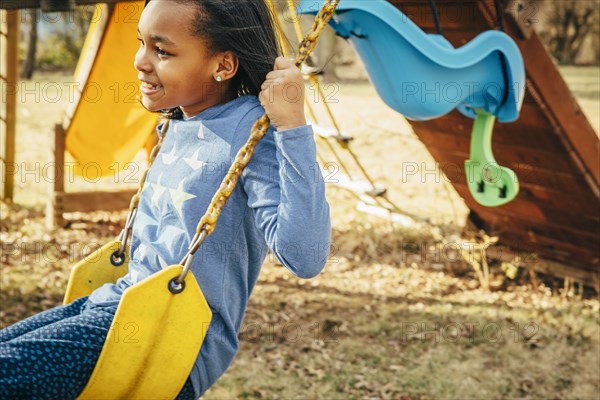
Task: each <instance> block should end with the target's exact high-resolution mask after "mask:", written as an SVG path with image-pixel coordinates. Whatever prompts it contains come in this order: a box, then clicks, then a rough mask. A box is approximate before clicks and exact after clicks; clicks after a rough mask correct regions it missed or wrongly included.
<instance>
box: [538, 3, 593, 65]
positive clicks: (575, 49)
mask: <svg viewBox="0 0 600 400" xmlns="http://www.w3.org/2000/svg"><path fill="white" fill-rule="evenodd" d="M542 15H543V20H542V25H541V26H540V35H541V36H542V39H543V40H544V41H545V42H546V44H547V46H548V48H549V50H550V52H551V53H552V55H553V56H554V57H555V58H556V60H557V61H558V62H559V63H561V64H574V63H575V60H576V58H577V56H578V54H579V52H580V51H581V48H582V45H583V43H584V41H585V40H586V38H587V37H588V36H589V35H591V34H596V35H597V34H599V33H600V32H599V31H598V24H599V22H600V0H550V1H546V2H544V3H543V4H542ZM595 51H598V49H595Z"/></svg>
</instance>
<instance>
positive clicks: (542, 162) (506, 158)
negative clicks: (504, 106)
mask: <svg viewBox="0 0 600 400" xmlns="http://www.w3.org/2000/svg"><path fill="white" fill-rule="evenodd" d="M470 136H471V135H470V134H469V135H468V136H467V135H452V134H446V133H443V132H432V131H430V130H428V129H420V130H419V138H420V139H421V140H422V141H423V142H424V143H436V144H437V146H438V147H442V148H448V149H452V150H453V151H454V152H456V153H460V154H467V155H468V154H469V152H470V146H471V137H470ZM494 136H497V135H496V134H494ZM533 143H535V142H533ZM492 149H493V151H494V155H495V157H496V159H497V160H498V161H502V162H505V163H514V164H523V165H527V166H529V167H531V168H536V169H537V168H541V169H545V170H548V171H550V172H558V171H559V172H564V173H567V174H571V175H578V173H579V171H577V168H575V166H574V165H573V163H572V162H571V160H570V159H568V158H567V157H561V156H559V155H557V154H556V152H553V151H552V152H549V151H546V150H545V149H543V148H540V147H538V146H532V143H529V144H528V145H527V146H523V145H515V144H513V143H505V142H504V141H501V140H495V138H493V145H492Z"/></svg>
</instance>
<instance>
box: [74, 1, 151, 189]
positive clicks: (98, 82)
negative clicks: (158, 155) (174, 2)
mask: <svg viewBox="0 0 600 400" xmlns="http://www.w3.org/2000/svg"><path fill="white" fill-rule="evenodd" d="M143 9H144V2H143V1H138V2H131V3H128V2H124V3H117V4H116V5H115V8H114V10H113V12H112V15H111V16H110V19H109V22H108V25H107V26H106V28H105V30H104V33H103V36H102V41H101V42H100V47H99V48H98V50H97V53H96V54H95V59H94V62H93V66H92V68H91V71H90V73H89V77H88V78H87V81H86V82H79V83H78V85H79V86H78V87H77V88H76V89H78V90H82V96H81V99H80V101H79V103H78V105H77V107H76V109H75V111H74V115H73V119H72V121H71V123H70V125H69V126H68V127H66V147H67V150H68V151H69V153H70V154H71V155H72V156H73V157H74V158H75V162H76V164H75V165H74V171H75V173H76V174H77V175H82V176H84V177H86V178H87V179H89V180H92V181H94V180H95V179H97V178H99V177H100V176H110V175H113V174H114V173H116V172H117V171H119V170H122V169H124V168H125V167H127V164H128V163H129V162H131V161H132V160H133V159H134V158H135V156H136V154H137V153H138V152H139V151H140V150H141V149H143V148H144V145H145V143H146V141H147V139H148V136H149V135H152V134H154V128H155V126H156V123H157V120H158V116H157V114H153V113H150V112H148V111H147V110H145V109H144V108H143V107H142V106H141V104H139V102H138V96H139V85H140V82H139V80H138V79H137V71H136V69H135V68H134V66H133V60H134V58H135V54H136V52H137V50H138V48H139V42H138V41H137V40H136V38H137V26H138V22H139V19H140V16H141V13H142V10H143ZM105 12H106V11H105ZM93 29H99V30H100V29H104V27H102V26H96V25H92V29H90V31H89V32H88V37H89V36H90V35H93V34H94V32H93ZM90 42H91V41H90V40H86V46H84V49H83V51H82V56H81V57H82V58H83V57H89V54H87V53H89V52H93V51H94V49H92V48H90V47H92V46H91V45H90ZM92 56H93V54H92ZM79 69H80V68H78V72H79ZM132 172H133V171H132Z"/></svg>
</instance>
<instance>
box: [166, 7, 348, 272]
mask: <svg viewBox="0 0 600 400" xmlns="http://www.w3.org/2000/svg"><path fill="white" fill-rule="evenodd" d="M339 2H340V0H326V1H325V3H324V4H323V6H322V7H321V9H320V10H319V13H318V14H317V16H316V17H315V22H314V23H313V26H312V28H311V30H310V32H309V33H308V34H307V35H306V36H305V38H304V39H303V40H302V42H300V45H299V48H298V54H297V55H296V60H295V64H296V66H297V67H300V66H301V65H302V63H303V62H304V60H306V58H307V57H308V55H309V54H310V53H311V52H312V51H313V50H314V48H315V46H316V44H317V40H318V39H319V36H320V35H321V32H322V31H323V29H325V27H326V26H327V24H328V23H329V20H330V19H331V18H332V17H333V14H334V12H335V9H336V7H337V5H338V3H339ZM270 126H271V120H270V119H269V117H268V116H267V114H264V115H263V116H262V117H260V118H259V119H258V120H256V122H255V123H254V125H253V126H252V130H251V131H250V137H249V138H248V141H247V142H246V144H244V146H243V147H242V148H241V149H240V150H239V151H238V153H237V155H236V156H235V160H234V161H233V164H232V165H231V167H230V168H229V171H228V172H227V174H226V175H225V178H224V179H223V182H221V185H220V186H219V189H218V190H217V192H216V193H215V195H214V196H213V198H212V200H211V202H210V204H209V206H208V208H207V210H206V213H205V214H204V215H203V216H202V218H201V219H200V222H199V223H198V227H197V228H196V235H195V236H194V239H196V238H197V239H196V240H195V241H194V240H193V241H192V245H190V248H189V250H188V252H187V254H186V255H185V256H184V257H183V260H182V261H181V264H182V265H185V267H184V269H183V271H182V273H181V275H180V276H179V278H178V279H177V280H176V283H178V284H182V282H184V280H185V277H186V275H187V273H188V271H189V267H190V266H191V260H192V259H193V258H192V257H193V255H194V253H195V252H196V251H197V250H198V248H199V247H200V244H202V242H203V241H204V240H205V239H206V238H207V237H208V236H210V234H211V233H212V232H213V231H214V229H215V226H216V224H217V220H218V219H219V215H220V214H221V210H222V209H223V207H224V206H225V203H227V200H229V197H230V196H231V194H232V193H233V190H234V189H235V187H236V185H237V183H238V181H239V179H240V176H241V175H242V172H243V171H244V168H246V166H247V165H248V163H250V160H251V159H252V156H253V155H254V150H255V149H256V145H257V144H258V142H259V141H260V140H261V139H262V138H263V137H264V136H265V135H266V134H267V131H268V130H269V127H270Z"/></svg>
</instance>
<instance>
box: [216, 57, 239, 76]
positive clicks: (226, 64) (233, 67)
mask: <svg viewBox="0 0 600 400" xmlns="http://www.w3.org/2000/svg"><path fill="white" fill-rule="evenodd" d="M218 57H219V58H218V63H219V64H218V67H217V71H216V73H217V75H220V76H221V78H222V79H223V80H224V81H225V80H228V79H231V78H233V77H234V76H235V74H236V73H237V70H238V67H239V64H240V62H239V60H238V58H237V56H236V55H235V54H234V53H233V52H231V51H225V52H223V53H221V54H219V56H218Z"/></svg>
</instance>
